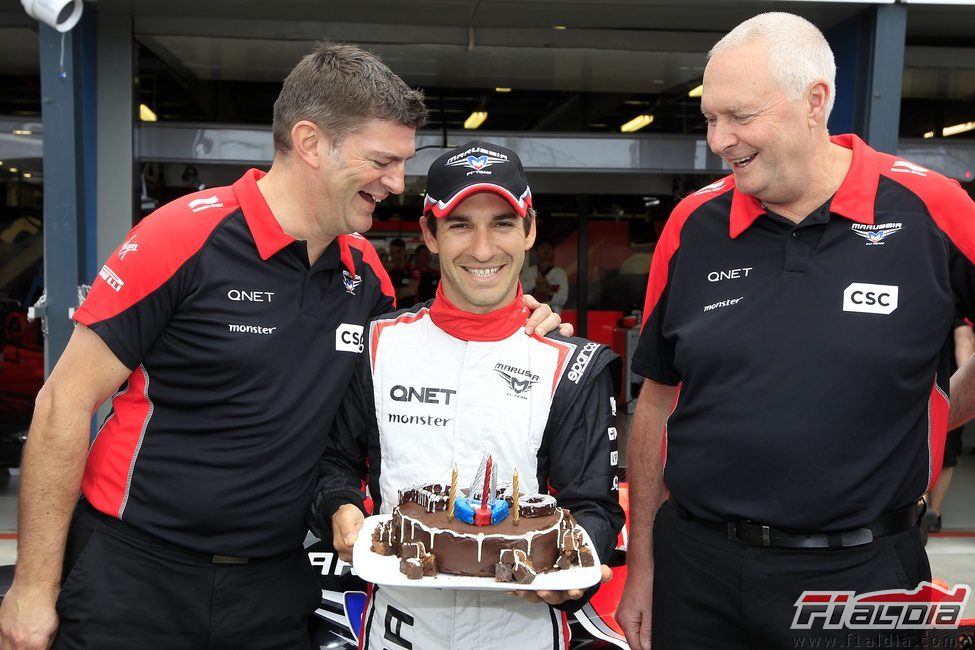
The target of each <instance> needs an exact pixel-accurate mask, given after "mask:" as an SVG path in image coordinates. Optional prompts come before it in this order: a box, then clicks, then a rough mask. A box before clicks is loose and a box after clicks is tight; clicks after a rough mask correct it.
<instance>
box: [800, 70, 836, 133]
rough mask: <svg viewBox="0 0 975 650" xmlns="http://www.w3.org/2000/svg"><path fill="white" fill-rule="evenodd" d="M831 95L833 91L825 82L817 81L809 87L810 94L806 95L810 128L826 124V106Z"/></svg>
mask: <svg viewBox="0 0 975 650" xmlns="http://www.w3.org/2000/svg"><path fill="white" fill-rule="evenodd" d="M831 93H832V89H831V88H830V87H829V84H828V83H826V82H825V81H817V82H815V83H813V85H812V86H810V87H809V92H808V93H806V100H807V101H808V105H809V126H817V125H819V124H823V125H825V124H826V105H827V104H828V103H829V97H830V94H831Z"/></svg>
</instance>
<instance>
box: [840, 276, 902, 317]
mask: <svg viewBox="0 0 975 650" xmlns="http://www.w3.org/2000/svg"><path fill="white" fill-rule="evenodd" d="M895 309H897V287H895V286H893V285H889V284H867V283H865V282H854V283H853V284H851V285H850V286H848V287H847V288H846V290H845V291H844V292H843V311H856V312H860V313H863V314H889V313H891V312H892V311H894V310H895Z"/></svg>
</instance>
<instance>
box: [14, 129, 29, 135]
mask: <svg viewBox="0 0 975 650" xmlns="http://www.w3.org/2000/svg"><path fill="white" fill-rule="evenodd" d="M13 133H14V135H31V134H32V133H33V131H31V130H30V129H14V131H13Z"/></svg>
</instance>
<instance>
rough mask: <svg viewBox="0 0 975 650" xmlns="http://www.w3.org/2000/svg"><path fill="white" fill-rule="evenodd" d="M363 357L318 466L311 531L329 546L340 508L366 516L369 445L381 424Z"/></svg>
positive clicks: (311, 513)
mask: <svg viewBox="0 0 975 650" xmlns="http://www.w3.org/2000/svg"><path fill="white" fill-rule="evenodd" d="M360 356H361V359H360V360H359V363H357V364H356V368H355V372H354V373H353V375H352V381H351V382H350V383H349V387H348V388H347V389H346V392H345V396H344V397H343V398H342V403H341V404H340V405H339V410H338V412H337V413H336V415H335V422H334V423H333V424H332V427H331V430H330V431H329V433H328V443H327V444H326V447H325V453H324V454H323V455H322V458H321V460H320V461H319V464H318V482H317V486H316V489H315V498H314V500H313V502H312V506H311V510H310V512H309V513H308V528H309V529H310V530H311V532H312V533H313V534H314V535H316V536H318V537H320V538H321V539H322V540H323V541H326V542H329V543H331V539H332V525H331V521H332V515H333V514H335V511H336V510H338V509H339V507H340V506H342V505H344V504H346V503H351V504H353V505H355V506H357V507H358V508H359V509H360V510H362V512H363V513H364V514H365V513H366V511H365V506H364V501H365V494H364V493H363V490H362V485H363V481H365V479H366V475H367V473H368V452H367V441H368V436H369V432H370V431H375V430H376V428H377V424H376V411H375V408H374V406H373V402H374V400H373V397H372V386H371V375H370V373H369V360H368V357H367V355H366V353H363V354H362V355H360Z"/></svg>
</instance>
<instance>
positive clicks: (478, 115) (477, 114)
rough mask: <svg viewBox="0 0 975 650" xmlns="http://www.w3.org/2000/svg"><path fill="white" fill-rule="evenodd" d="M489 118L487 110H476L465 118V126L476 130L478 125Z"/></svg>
mask: <svg viewBox="0 0 975 650" xmlns="http://www.w3.org/2000/svg"><path fill="white" fill-rule="evenodd" d="M486 119H487V111H474V112H473V113H471V114H470V117H468V118H467V119H466V120H464V128H465V129H468V130H474V129H476V128H477V127H479V126H481V125H482V124H484V120H486Z"/></svg>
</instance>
